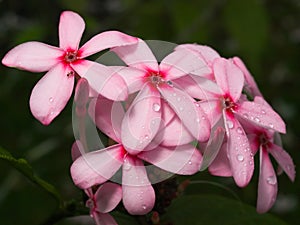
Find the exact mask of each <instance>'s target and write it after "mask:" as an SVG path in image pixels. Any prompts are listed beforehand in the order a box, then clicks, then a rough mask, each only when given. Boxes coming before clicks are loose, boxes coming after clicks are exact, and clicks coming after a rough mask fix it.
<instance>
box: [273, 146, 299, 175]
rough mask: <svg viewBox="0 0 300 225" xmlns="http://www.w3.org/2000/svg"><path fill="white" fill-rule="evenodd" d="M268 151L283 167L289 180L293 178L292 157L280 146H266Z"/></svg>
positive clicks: (294, 172)
mask: <svg viewBox="0 0 300 225" xmlns="http://www.w3.org/2000/svg"><path fill="white" fill-rule="evenodd" d="M268 151H269V153H271V155H272V156H273V157H274V158H275V159H276V161H277V162H278V164H279V166H280V167H281V168H282V169H283V171H284V172H285V173H286V174H287V175H288V177H289V178H290V180H291V181H294V180H295V176H296V171H295V165H294V163H293V159H292V158H291V156H290V155H289V154H288V153H287V152H286V151H285V150H283V149H282V148H281V147H279V146H277V145H275V144H272V145H271V146H270V147H269V148H268Z"/></svg>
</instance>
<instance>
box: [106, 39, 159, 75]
mask: <svg viewBox="0 0 300 225" xmlns="http://www.w3.org/2000/svg"><path fill="white" fill-rule="evenodd" d="M138 40H139V41H138V43H136V44H133V45H128V46H123V47H115V48H113V49H111V50H112V51H113V52H115V53H116V54H117V55H118V56H119V57H120V58H121V59H122V60H123V61H124V62H125V63H126V64H127V65H128V66H132V67H135V68H138V69H142V70H152V71H159V70H158V63H157V60H156V58H155V56H154V55H153V53H152V51H151V49H150V48H149V47H148V45H147V44H146V42H144V41H143V40H141V39H138Z"/></svg>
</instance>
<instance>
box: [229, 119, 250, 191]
mask: <svg viewBox="0 0 300 225" xmlns="http://www.w3.org/2000/svg"><path fill="white" fill-rule="evenodd" d="M224 120H225V124H226V132H227V135H228V145H227V154H228V158H229V161H230V165H231V168H232V173H233V178H234V180H235V182H236V184H237V185H238V186H239V187H245V186H246V185H247V184H248V183H249V181H250V179H251V177H252V174H253V170H254V161H253V155H252V152H251V149H250V144H249V141H248V139H247V136H246V134H245V132H244V129H243V128H242V126H241V125H240V123H239V122H238V120H236V119H235V118H231V117H229V116H227V115H225V116H224Z"/></svg>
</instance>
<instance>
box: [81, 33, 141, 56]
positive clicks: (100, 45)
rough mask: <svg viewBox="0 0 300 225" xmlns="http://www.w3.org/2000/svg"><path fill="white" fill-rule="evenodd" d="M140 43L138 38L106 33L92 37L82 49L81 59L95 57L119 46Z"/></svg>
mask: <svg viewBox="0 0 300 225" xmlns="http://www.w3.org/2000/svg"><path fill="white" fill-rule="evenodd" d="M137 42H138V38H136V37H132V36H129V35H127V34H124V33H122V32H119V31H105V32H102V33H100V34H97V35H96V36H94V37H92V38H91V39H90V40H89V41H87V42H86V43H85V44H84V45H83V46H82V47H81V48H80V51H81V57H82V58H85V57H87V56H90V55H93V54H95V53H97V52H100V51H102V50H104V49H109V48H113V47H119V46H127V45H132V44H135V43H137Z"/></svg>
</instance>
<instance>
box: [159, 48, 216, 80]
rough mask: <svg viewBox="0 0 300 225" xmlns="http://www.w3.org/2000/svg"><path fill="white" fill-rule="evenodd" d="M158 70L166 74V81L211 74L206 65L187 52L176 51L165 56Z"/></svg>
mask: <svg viewBox="0 0 300 225" xmlns="http://www.w3.org/2000/svg"><path fill="white" fill-rule="evenodd" d="M159 70H160V71H162V72H163V73H164V74H166V77H165V78H166V79H167V80H173V79H177V78H179V77H182V76H185V75H188V74H191V73H195V72H196V71H197V75H198V76H201V75H206V74H210V73H211V69H210V68H209V67H208V66H207V65H206V63H205V62H204V61H203V60H202V59H201V58H199V57H197V56H196V55H194V54H192V53H191V52H190V51H188V50H184V49H182V50H180V51H179V50H178V51H174V52H172V53H170V54H169V55H167V56H166V57H165V58H164V59H163V60H162V61H161V63H160V65H159Z"/></svg>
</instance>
